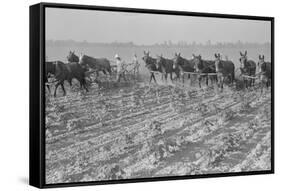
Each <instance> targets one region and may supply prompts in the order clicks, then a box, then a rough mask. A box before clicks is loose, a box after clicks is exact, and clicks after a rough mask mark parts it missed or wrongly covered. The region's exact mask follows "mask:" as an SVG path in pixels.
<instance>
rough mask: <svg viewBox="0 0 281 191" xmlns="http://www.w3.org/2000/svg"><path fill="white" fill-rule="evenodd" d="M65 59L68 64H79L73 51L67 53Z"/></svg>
mask: <svg viewBox="0 0 281 191" xmlns="http://www.w3.org/2000/svg"><path fill="white" fill-rule="evenodd" d="M66 59H67V61H68V62H77V63H78V62H79V57H78V56H77V55H76V54H75V52H74V51H69V54H68V56H67V57H66Z"/></svg>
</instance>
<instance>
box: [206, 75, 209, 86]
mask: <svg viewBox="0 0 281 191" xmlns="http://www.w3.org/2000/svg"><path fill="white" fill-rule="evenodd" d="M206 86H207V87H208V86H209V76H208V75H207V76H206Z"/></svg>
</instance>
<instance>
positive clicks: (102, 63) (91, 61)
mask: <svg viewBox="0 0 281 191" xmlns="http://www.w3.org/2000/svg"><path fill="white" fill-rule="evenodd" d="M79 64H80V65H81V66H82V67H84V68H87V70H93V71H95V72H96V75H97V76H99V72H100V71H102V72H103V73H104V74H105V75H106V73H108V74H109V75H111V66H110V62H109V60H108V59H106V58H93V57H90V56H87V55H81V56H80V57H79Z"/></svg>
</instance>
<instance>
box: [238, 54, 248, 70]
mask: <svg viewBox="0 0 281 191" xmlns="http://www.w3.org/2000/svg"><path fill="white" fill-rule="evenodd" d="M240 56H241V57H240V58H239V61H240V64H241V67H242V68H245V67H246V63H247V50H246V51H245V53H244V54H243V53H242V52H240Z"/></svg>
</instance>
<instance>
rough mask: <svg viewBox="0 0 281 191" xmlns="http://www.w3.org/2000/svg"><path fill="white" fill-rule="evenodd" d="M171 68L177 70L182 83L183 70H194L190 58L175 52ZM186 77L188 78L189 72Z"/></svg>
mask: <svg viewBox="0 0 281 191" xmlns="http://www.w3.org/2000/svg"><path fill="white" fill-rule="evenodd" d="M173 69H174V70H177V69H178V70H179V76H180V77H182V83H184V72H194V63H193V62H192V61H191V60H187V59H185V58H183V57H181V55H180V53H178V54H177V53H175V57H174V59H173ZM187 77H188V79H189V78H190V74H188V75H187ZM190 82H191V81H190Z"/></svg>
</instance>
